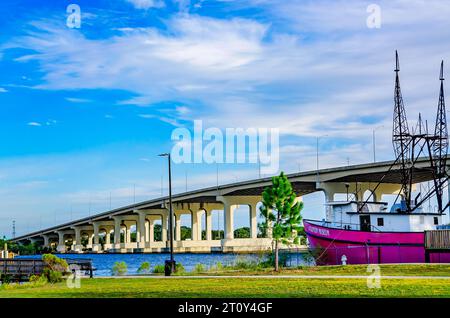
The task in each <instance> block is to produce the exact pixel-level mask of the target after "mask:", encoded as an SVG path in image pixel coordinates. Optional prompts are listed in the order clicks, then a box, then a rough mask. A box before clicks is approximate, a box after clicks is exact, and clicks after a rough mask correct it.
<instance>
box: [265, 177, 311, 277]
mask: <svg viewBox="0 0 450 318" xmlns="http://www.w3.org/2000/svg"><path fill="white" fill-rule="evenodd" d="M262 198H263V200H262V206H261V207H260V212H261V216H262V217H264V222H263V223H262V227H263V228H264V230H265V232H266V233H272V239H273V241H274V243H275V271H278V263H279V259H278V258H279V257H278V256H279V255H278V254H279V253H278V250H279V245H280V243H283V244H291V243H294V244H298V241H299V237H298V235H297V233H298V232H299V231H301V221H302V216H301V210H302V208H303V202H296V198H297V195H296V194H295V192H294V190H293V189H292V185H291V183H290V182H289V180H288V178H287V177H286V176H285V175H284V173H283V172H281V174H280V175H279V176H278V177H273V178H272V186H271V187H267V188H265V189H264V192H263V193H262Z"/></svg>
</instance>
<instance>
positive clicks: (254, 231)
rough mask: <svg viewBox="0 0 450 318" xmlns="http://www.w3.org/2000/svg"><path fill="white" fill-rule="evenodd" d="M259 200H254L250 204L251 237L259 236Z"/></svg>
mask: <svg viewBox="0 0 450 318" xmlns="http://www.w3.org/2000/svg"><path fill="white" fill-rule="evenodd" d="M257 203H258V202H254V203H252V204H250V205H249V207H250V237H251V238H252V239H256V238H258V219H257V215H258V209H257V207H256V204H257Z"/></svg>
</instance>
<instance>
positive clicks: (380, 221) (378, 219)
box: [377, 218, 384, 226]
mask: <svg viewBox="0 0 450 318" xmlns="http://www.w3.org/2000/svg"><path fill="white" fill-rule="evenodd" d="M377 225H378V226H384V219H383V218H377Z"/></svg>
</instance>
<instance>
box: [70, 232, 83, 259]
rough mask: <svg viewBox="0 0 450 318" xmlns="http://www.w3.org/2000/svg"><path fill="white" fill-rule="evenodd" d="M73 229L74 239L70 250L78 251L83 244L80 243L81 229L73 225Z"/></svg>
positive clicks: (81, 248)
mask: <svg viewBox="0 0 450 318" xmlns="http://www.w3.org/2000/svg"><path fill="white" fill-rule="evenodd" d="M73 230H74V231H75V240H74V241H73V245H72V250H73V251H75V252H78V253H79V252H81V251H82V250H83V246H82V245H81V229H80V228H79V227H76V226H74V227H73Z"/></svg>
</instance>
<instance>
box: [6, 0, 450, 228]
mask: <svg viewBox="0 0 450 318" xmlns="http://www.w3.org/2000/svg"><path fill="white" fill-rule="evenodd" d="M71 3H75V4H78V5H79V6H80V8H81V18H82V20H81V28H80V29H71V28H68V27H67V25H66V19H67V13H66V7H67V6H68V5H69V4H71ZM371 3H376V4H378V5H379V6H380V8H381V19H382V20H381V28H379V29H370V28H368V27H367V25H366V19H367V17H368V15H369V13H367V6H368V5H369V4H371ZM0 14H1V16H2V19H1V20H0V30H1V32H0V69H1V72H0V120H1V125H0V132H1V134H2V136H3V138H2V139H1V147H0V195H1V198H2V200H1V202H0V235H7V236H10V235H11V223H12V220H13V219H15V220H16V223H17V232H18V234H20V233H24V232H27V231H31V230H35V229H38V228H39V227H40V226H48V225H53V224H55V223H61V222H64V221H67V220H69V219H71V218H78V217H83V216H87V215H88V214H89V213H91V214H93V213H97V212H101V211H104V210H105V209H107V208H109V206H110V201H109V197H110V195H111V206H113V207H117V206H120V205H124V204H128V203H131V202H133V201H135V200H136V201H139V200H144V199H148V198H152V197H155V196H158V195H159V194H160V193H161V176H162V175H165V174H164V168H165V166H164V165H163V164H164V163H163V162H162V160H161V159H160V158H158V157H157V156H156V155H157V154H158V153H160V152H164V151H169V150H170V149H171V147H172V142H171V140H170V136H171V132H172V131H173V129H175V128H176V127H187V128H189V129H190V128H192V121H193V120H194V119H201V120H203V122H204V126H206V127H218V128H221V129H224V128H227V127H244V128H246V127H268V128H271V127H274V128H279V129H280V133H281V140H280V146H281V163H280V167H281V169H282V170H284V171H286V172H293V171H298V170H299V169H300V170H308V169H314V168H315V159H314V158H315V142H316V140H315V137H316V136H318V135H323V134H327V135H328V136H327V137H324V138H322V139H321V142H320V153H321V156H320V158H321V159H320V162H321V167H323V168H324V167H333V166H341V165H346V164H347V161H349V162H350V163H351V164H355V163H363V162H370V161H371V160H372V157H373V154H372V144H371V142H372V130H373V129H375V128H377V144H376V146H377V159H378V160H387V159H391V158H392V157H393V151H392V146H391V142H390V134H391V120H392V94H393V57H394V51H395V50H396V49H398V50H399V52H400V58H401V69H402V71H401V81H402V88H403V93H404V98H405V102H406V106H407V113H408V115H409V119H410V120H411V121H413V120H415V118H416V117H417V113H418V112H419V111H421V112H422V114H423V116H424V117H425V119H428V120H429V121H430V122H434V113H435V109H436V104H437V97H438V85H439V83H438V80H437V79H438V68H439V62H440V60H441V59H445V60H447V59H448V57H450V43H448V41H445V39H448V38H449V36H450V20H449V19H448V17H449V16H450V4H448V3H446V1H439V0H430V1H427V2H426V3H425V2H424V1H419V0H412V1H403V0H397V1H375V2H374V1H332V0H321V1H274V0H241V1H232V0H220V1H219V0H215V1H213V0H204V1H187V0H180V1H175V0H153V1H152V0H115V1H111V0H110V1H106V0H105V1H92V0H89V1H81V0H71V1H44V0H42V1H32V0H26V1H20V0H15V1H12V0H4V1H2V6H1V8H0ZM186 174H187V176H188V183H187V188H188V189H190V190H192V189H194V188H198V187H202V186H208V185H214V184H215V183H216V167H215V166H210V165H176V166H175V167H174V179H175V182H174V186H175V192H180V191H183V190H185V188H186V182H185V180H186ZM257 176H258V166H257V165H254V164H253V165H251V164H246V165H221V166H220V167H219V179H220V183H226V182H232V181H237V180H244V179H250V178H255V177H257ZM166 183H167V180H165V179H164V180H163V192H164V193H166V191H167V189H166V188H167V186H166ZM306 203H307V204H306V208H305V215H306V216H307V217H322V211H323V209H322V206H321V203H320V202H319V200H317V198H316V197H314V198H312V199H306ZM89 211H90V212H89ZM245 219H246V218H245V217H240V218H239V220H238V222H237V223H238V225H239V224H244V223H243V222H244V221H243V220H245Z"/></svg>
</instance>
